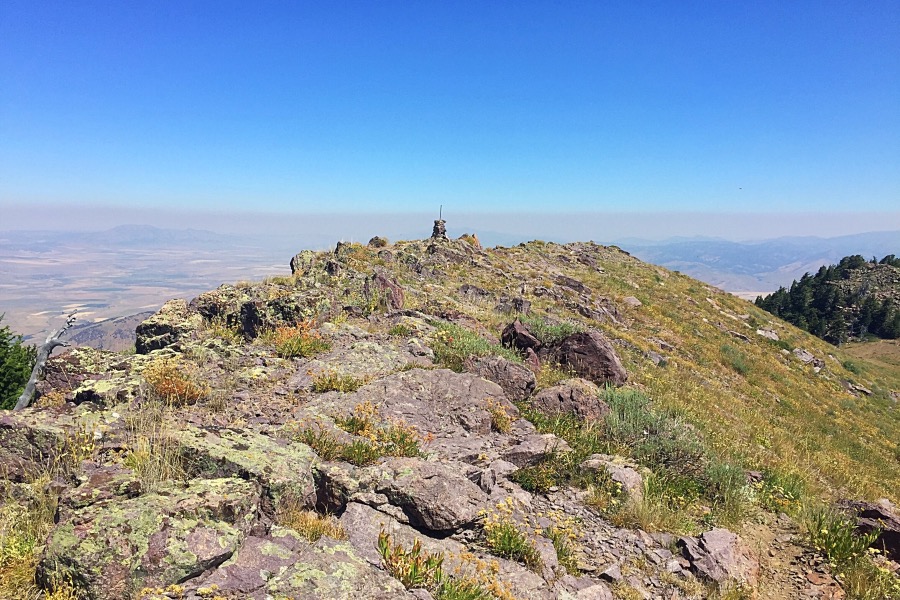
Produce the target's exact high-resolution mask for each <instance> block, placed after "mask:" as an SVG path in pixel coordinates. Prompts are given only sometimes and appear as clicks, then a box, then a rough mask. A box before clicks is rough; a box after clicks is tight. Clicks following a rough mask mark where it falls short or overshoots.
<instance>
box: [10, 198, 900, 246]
mask: <svg viewBox="0 0 900 600" xmlns="http://www.w3.org/2000/svg"><path fill="white" fill-rule="evenodd" d="M439 210H440V209H439V207H435V211H434V212H433V213H431V214H429V213H424V212H412V211H410V212H396V213H389V212H382V213H374V212H366V211H360V212H349V211H347V212H333V213H324V212H318V213H315V212H310V213H307V214H299V213H289V212H285V213H265V212H253V211H200V210H180V211H178V210H171V209H161V208H153V209H129V208H123V207H114V206H91V205H82V206H76V205H70V206H65V205H62V206H16V205H12V206H8V207H6V208H4V212H3V216H4V219H3V223H2V225H0V231H4V230H6V231H15V230H32V231H40V230H46V231H85V232H87V231H103V230H106V229H110V228H113V227H117V226H121V225H150V226H154V227H159V228H166V229H200V230H207V231H211V232H216V233H225V234H247V235H273V236H288V235H315V236H317V237H330V238H333V241H337V240H339V239H349V238H351V237H352V238H355V239H356V240H357V241H366V240H367V239H368V238H369V237H372V236H374V235H382V236H387V237H393V238H394V239H398V238H397V236H403V238H402V239H415V238H424V237H428V235H429V234H430V229H431V225H432V223H433V220H434V219H436V218H437V216H438V211H439ZM442 216H443V217H444V219H445V220H446V221H447V225H448V229H449V230H450V231H451V232H454V231H458V232H459V233H463V232H469V231H489V232H492V233H495V234H497V235H498V236H500V237H504V238H505V237H511V238H521V239H522V241H526V240H530V239H547V240H554V241H587V240H594V241H597V242H606V243H610V242H615V241H618V240H623V239H629V238H638V239H645V240H657V241H659V240H666V239H670V238H678V237H686V238H695V237H707V238H718V239H723V240H728V241H763V240H769V239H775V238H780V237H794V236H811V237H821V238H830V237H840V236H845V235H853V234H859V233H871V232H879V231H895V230H900V211H898V212H888V211H885V212H849V211H848V212H840V213H836V212H830V213H829V212H824V213H823V212H794V213H775V212H757V213H752V212H746V213H728V212H690V211H669V212H654V211H618V212H614V211H608V212H600V211H596V212H591V211H577V212H576V211H570V212H561V213H550V212H536V211H509V212H505V213H503V212H480V213H476V212H456V211H454V210H452V209H448V207H446V206H445V207H444V208H443V215H442ZM363 238H365V239H363Z"/></svg>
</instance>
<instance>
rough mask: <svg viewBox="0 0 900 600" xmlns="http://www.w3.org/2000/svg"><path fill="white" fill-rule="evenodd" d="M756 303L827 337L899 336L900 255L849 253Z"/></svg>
mask: <svg viewBox="0 0 900 600" xmlns="http://www.w3.org/2000/svg"><path fill="white" fill-rule="evenodd" d="M756 305H757V306H759V307H760V308H763V309H765V310H767V311H769V312H771V313H772V314H774V315H776V316H778V317H781V318H782V319H784V320H786V321H789V322H790V323H793V324H794V325H797V326H798V327H800V328H801V329H805V330H807V331H809V332H810V333H813V334H814V335H817V336H819V337H821V338H822V339H824V340H827V341H829V342H832V343H835V344H842V343H844V342H845V341H847V340H848V339H853V338H857V339H865V338H867V337H869V336H876V337H880V338H886V339H896V338H898V337H900V260H898V259H897V258H895V257H894V255H893V254H890V255H888V256H885V257H884V258H882V259H881V261H878V262H876V261H875V260H874V259H873V260H872V262H869V261H867V260H866V259H864V258H863V257H862V256H860V255H854V256H845V257H844V258H842V259H841V260H840V262H838V264H836V265H830V266H828V267H822V268H820V269H819V270H818V271H817V272H816V274H815V275H810V274H809V273H807V274H805V275H804V276H803V277H802V278H800V280H798V281H794V283H793V284H792V285H791V286H790V289H785V288H783V287H782V288H779V289H778V291H776V292H775V293H773V294H771V295H769V296H766V297H760V298H757V299H756Z"/></svg>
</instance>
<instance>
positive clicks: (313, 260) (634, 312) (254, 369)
mask: <svg viewBox="0 0 900 600" xmlns="http://www.w3.org/2000/svg"><path fill="white" fill-rule="evenodd" d="M291 267H292V270H293V271H294V274H293V276H291V277H276V278H270V279H269V280H266V281H264V282H261V283H258V284H241V285H239V286H231V285H223V286H221V287H220V288H218V289H217V290H214V291H211V292H208V293H206V294H202V295H201V296H199V297H198V298H196V299H195V300H194V301H192V302H191V303H190V305H188V304H186V303H185V302H183V301H172V302H170V303H167V304H166V306H164V307H163V309H162V310H161V311H160V312H159V313H157V314H156V315H154V316H153V317H151V318H150V319H148V320H147V321H145V322H144V323H142V324H141V325H140V326H139V327H138V343H137V351H138V354H136V355H133V356H125V355H120V354H115V353H109V352H103V351H97V350H91V349H76V350H74V351H71V352H69V353H67V354H64V355H62V356H60V357H57V358H55V359H54V360H53V361H52V362H51V364H50V365H49V368H48V374H47V378H46V380H45V381H44V382H43V383H42V384H41V397H40V398H39V399H38V401H37V407H36V408H30V409H26V410H25V411H22V412H20V413H9V414H5V415H2V416H0V448H2V449H3V450H4V453H3V454H0V460H2V467H3V470H4V472H6V473H8V475H7V477H6V482H5V487H6V494H7V497H8V498H9V499H10V502H8V503H7V504H6V506H7V508H6V509H4V512H2V514H0V531H4V532H8V531H11V532H13V533H15V535H16V536H18V537H16V538H15V539H16V540H17V544H18V545H17V546H15V548H16V552H17V554H14V553H13V552H12V550H10V548H11V546H10V545H9V544H8V543H7V542H5V541H4V542H3V543H4V544H5V545H4V546H2V547H0V569H5V571H3V570H0V591H2V590H8V589H13V588H12V587H5V588H4V587H2V586H4V585H7V584H8V583H9V581H10V577H11V576H10V575H9V573H10V572H12V571H11V569H19V570H18V571H15V572H16V573H19V577H20V581H27V580H28V575H27V572H28V569H29V568H30V569H31V570H32V572H34V569H35V568H36V569H37V571H36V573H37V582H38V584H39V586H40V587H42V588H43V589H55V590H56V593H58V594H63V593H71V594H75V596H76V597H90V598H100V599H106V598H109V599H110V600H111V599H112V598H191V599H199V598H211V597H220V598H233V597H235V598H236V597H240V598H260V599H261V598H279V599H283V598H284V599H286V598H297V597H303V598H410V599H411V598H413V597H418V598H423V597H433V598H438V599H444V600H447V599H459V598H473V599H482V600H490V599H509V598H522V599H525V598H547V599H551V598H553V599H562V598H567V599H571V598H580V599H588V598H610V597H612V596H613V595H615V596H616V597H619V598H640V597H645V598H654V597H661V598H676V597H681V598H726V597H727V598H750V597H761V598H796V597H801V596H806V597H811V598H835V597H840V596H838V595H837V594H838V593H841V594H842V593H843V592H841V590H840V588H841V587H843V588H844V589H845V590H846V591H847V593H849V594H850V596H851V597H857V598H868V597H873V598H874V597H897V596H892V594H896V593H897V592H898V587H900V586H898V585H897V583H896V582H897V577H896V575H891V574H890V570H891V569H893V568H896V563H891V562H890V561H888V560H887V559H886V558H879V559H878V560H879V561H880V562H879V564H880V565H881V568H882V569H884V570H883V571H879V570H878V567H877V566H875V565H874V564H873V563H871V562H870V561H869V560H868V559H867V558H859V557H857V556H849V555H847V556H840V557H838V556H837V554H835V550H834V548H833V547H832V546H831V545H829V542H830V541H831V540H832V538H831V537H829V536H828V535H825V534H821V531H820V530H824V531H826V532H827V531H830V530H831V529H832V528H833V529H834V530H835V531H837V530H841V531H844V532H848V531H849V530H848V529H847V527H850V528H852V526H851V525H850V524H849V521H844V520H842V519H843V518H842V517H840V516H839V515H837V514H836V513H832V512H830V511H828V510H826V509H823V508H821V507H822V506H825V505H827V504H829V503H830V502H831V501H832V500H837V499H839V498H851V499H858V500H876V499H879V498H884V499H885V500H884V502H883V505H884V507H885V508H884V510H891V503H892V502H898V501H900V498H898V497H897V490H898V489H900V460H898V456H900V450H898V446H897V443H898V440H900V416H898V410H897V407H896V395H895V392H894V391H892V390H891V389H889V388H887V387H886V384H884V383H883V381H881V380H879V379H878V378H877V375H870V373H874V371H870V370H867V369H866V368H865V367H863V368H860V366H859V365H860V364H863V361H861V360H860V359H854V362H852V363H851V362H847V360H846V357H845V356H844V355H842V354H841V353H840V352H839V351H838V350H837V349H835V348H834V347H832V346H830V345H829V344H827V343H825V342H823V341H822V340H819V339H817V338H815V337H813V336H811V335H809V334H807V333H805V332H803V331H801V330H799V329H796V328H794V327H792V326H790V325H787V324H785V323H783V322H782V321H780V320H778V319H776V318H774V317H772V316H771V315H769V314H768V313H766V312H764V311H762V310H760V309H758V308H757V307H755V306H753V305H752V304H749V303H747V302H745V301H742V300H740V299H738V298H736V297H733V296H730V295H728V294H725V293H723V292H721V291H719V290H717V289H714V288H711V287H709V286H707V285H705V284H702V283H700V282H698V281H696V280H693V279H691V278H689V277H686V276H684V275H680V274H677V273H673V272H669V271H667V270H665V269H662V268H659V267H655V266H653V265H648V264H646V263H642V262H641V261H639V260H637V259H635V258H633V257H632V256H630V255H628V254H627V253H625V252H623V251H621V250H620V249H618V248H615V247H603V246H598V245H596V244H593V243H573V244H566V245H556V244H548V243H543V242H530V243H528V244H522V245H519V246H516V247H513V248H501V247H498V248H493V249H482V248H480V246H479V244H478V241H477V239H475V238H473V237H470V236H464V237H463V238H461V239H459V240H448V239H446V238H445V237H443V236H442V235H441V230H440V228H439V227H437V226H436V231H435V235H434V236H433V237H432V239H429V240H423V241H410V242H397V243H395V244H387V243H386V242H384V241H383V240H377V239H373V241H372V242H370V244H369V245H368V246H362V245H359V244H343V243H339V244H338V246H337V247H336V249H335V251H334V252H324V253H313V252H309V251H305V252H301V253H300V254H298V255H297V256H296V257H294V259H293V260H292V261H291ZM501 340H502V341H503V342H504V344H501ZM598 386H599V387H598ZM570 411H571V412H570ZM572 412H574V414H575V415H576V416H572ZM47 465H50V467H48V466H47ZM57 503H58V506H59V508H58V511H57V509H56V506H57ZM804 507H806V508H808V509H809V510H807V511H806V512H805V513H804ZM817 507H819V508H817ZM311 509H315V511H316V512H310V511H311ZM16 511H18V512H16ZM54 512H56V513H57V517H56V519H52V518H50V519H48V518H47V515H48V514H49V515H51V516H52V515H53V514H54ZM785 513H786V514H785ZM329 514H330V515H332V516H328V515H329ZM802 514H806V516H805V517H802V518H801V515H802ZM24 515H27V518H25V516H24ZM809 519H812V520H813V521H812V522H816V523H828V525H827V526H825V527H819V526H816V527H813V528H811V529H810V531H811V532H812V533H813V537H812V538H811V539H810V538H809V537H807V536H806V535H805V534H803V530H802V527H801V525H802V524H803V523H805V522H806V521H807V520H809ZM816 519H819V520H818V521H816ZM22 523H28V524H30V529H23V526H22ZM725 528H728V529H725ZM817 531H818V532H819V533H816V532H817ZM733 532H735V533H737V534H738V535H735V533H733ZM47 535H49V537H47V538H46V544H45V545H44V544H43V542H44V536H47ZM817 536H818V537H817ZM9 539H13V538H12V537H10V536H9V535H6V536H5V537H4V536H0V540H9ZM416 540H418V543H416ZM865 543H875V544H876V545H877V544H882V546H881V547H882V548H883V549H884V550H885V551H888V550H889V548H888V546H887V543H886V542H881V541H878V542H875V541H874V538H872V539H869V540H866V542H865ZM814 545H815V546H818V547H820V549H822V550H821V551H824V552H826V553H827V554H828V558H825V557H823V556H822V555H821V554H817V551H816V549H815V548H813V546H814ZM4 553H5V554H4ZM857 554H858V552H857ZM16 557H18V558H16ZM439 557H443V563H441V562H440V559H439ZM894 558H895V559H896V558H897V557H896V556H895V557H894ZM4 561H5V562H4ZM829 561H830V562H831V563H833V564H835V565H838V566H840V567H841V569H840V572H838V571H837V570H835V571H834V572H832V569H831V567H829ZM860 561H861V562H860ZM851 567H852V568H851ZM4 573H6V575H4ZM892 586H893V587H892ZM414 588H421V589H423V590H427V592H421V593H420V592H416V594H417V595H416V596H413V595H412V593H411V592H409V591H407V590H408V589H414ZM16 589H18V590H19V593H20V594H23V595H21V596H20V597H39V596H38V592H37V590H35V589H34V588H33V587H28V586H27V585H25V584H21V585H20V586H19V587H18V588H16ZM27 594H33V595H31V596H29V595H27ZM423 594H427V595H423ZM872 594H879V595H874V596H873V595H872ZM0 595H2V594H0ZM59 597H62V596H59Z"/></svg>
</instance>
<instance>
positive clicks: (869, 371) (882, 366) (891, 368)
mask: <svg viewBox="0 0 900 600" xmlns="http://www.w3.org/2000/svg"><path fill="white" fill-rule="evenodd" d="M843 350H844V353H845V354H847V355H848V356H851V357H853V358H852V362H853V363H854V364H855V365H856V366H857V367H858V368H859V370H860V371H861V372H862V374H863V375H870V376H874V377H876V378H881V379H883V380H884V381H885V382H886V383H889V384H890V386H891V388H892V389H894V390H900V340H876V341H872V342H861V343H855V344H846V345H844V346H843ZM851 368H852V367H851Z"/></svg>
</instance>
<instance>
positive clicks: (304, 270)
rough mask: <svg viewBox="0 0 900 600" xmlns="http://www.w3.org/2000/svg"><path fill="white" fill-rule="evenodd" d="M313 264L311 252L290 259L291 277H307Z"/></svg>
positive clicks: (313, 256) (303, 252)
mask: <svg viewBox="0 0 900 600" xmlns="http://www.w3.org/2000/svg"><path fill="white" fill-rule="evenodd" d="M373 239H374V238H373ZM370 243H371V242H370ZM315 264H316V253H315V252H313V251H312V250H303V251H301V252H299V253H297V254H296V255H295V256H294V258H292V259H291V275H300V276H303V275H309V272H310V271H312V268H313V266H314V265H315Z"/></svg>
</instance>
